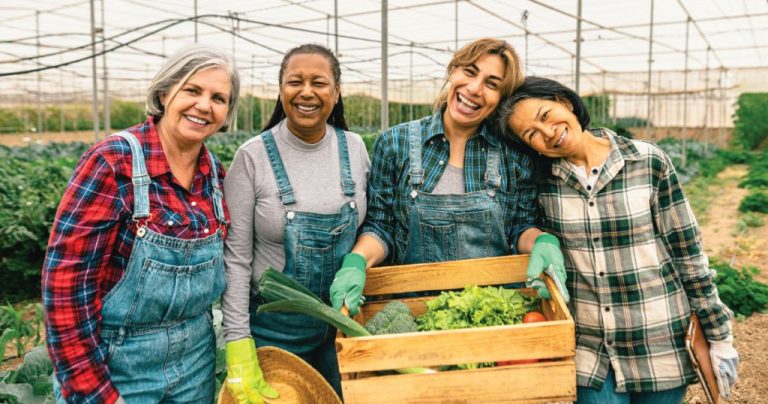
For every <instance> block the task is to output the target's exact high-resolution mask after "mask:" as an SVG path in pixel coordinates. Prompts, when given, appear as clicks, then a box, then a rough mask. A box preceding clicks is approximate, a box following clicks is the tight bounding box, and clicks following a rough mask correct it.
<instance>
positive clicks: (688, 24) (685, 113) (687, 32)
mask: <svg viewBox="0 0 768 404" xmlns="http://www.w3.org/2000/svg"><path fill="white" fill-rule="evenodd" d="M690 33H691V17H688V21H686V23H685V67H684V68H683V167H685V166H686V164H687V159H688V150H687V149H686V147H685V144H686V142H688V42H689V39H690Z"/></svg>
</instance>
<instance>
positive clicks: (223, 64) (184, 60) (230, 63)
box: [146, 44, 240, 132]
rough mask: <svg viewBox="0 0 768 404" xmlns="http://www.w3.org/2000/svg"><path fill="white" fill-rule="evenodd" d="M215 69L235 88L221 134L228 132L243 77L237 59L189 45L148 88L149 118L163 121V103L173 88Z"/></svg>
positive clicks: (234, 115)
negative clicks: (222, 72) (224, 73)
mask: <svg viewBox="0 0 768 404" xmlns="http://www.w3.org/2000/svg"><path fill="white" fill-rule="evenodd" d="M212 67H218V68H221V69H224V70H225V71H226V72H227V75H228V76H229V80H230V83H231V84H232V88H231V94H230V95H229V110H228V111H227V119H226V121H225V123H224V126H222V127H221V129H220V131H221V132H224V131H226V130H227V128H228V127H229V125H230V124H232V122H233V121H234V120H235V119H236V116H237V100H238V98H239V93H240V76H239V75H238V73H237V68H236V67H235V61H234V59H232V58H231V57H230V56H229V54H227V53H225V52H223V51H221V50H219V49H217V48H214V47H213V46H209V45H199V44H194V45H188V46H185V47H183V48H181V49H179V50H178V51H176V53H174V54H173V55H172V56H171V57H170V58H168V60H167V61H166V62H165V64H164V65H163V66H162V67H161V68H160V71H158V72H157V74H156V75H155V77H153V78H152V82H151V83H150V84H149V89H148V91H147V106H146V109H147V114H149V115H153V116H156V117H158V118H159V117H162V116H163V114H165V107H164V106H163V104H162V102H160V100H161V99H162V98H163V96H166V95H169V94H170V92H171V90H172V89H173V87H175V86H177V85H184V84H185V83H186V82H187V80H189V78H190V77H192V76H193V75H195V74H196V73H197V72H199V71H201V70H204V69H208V68H212ZM171 96H173V95H171Z"/></svg>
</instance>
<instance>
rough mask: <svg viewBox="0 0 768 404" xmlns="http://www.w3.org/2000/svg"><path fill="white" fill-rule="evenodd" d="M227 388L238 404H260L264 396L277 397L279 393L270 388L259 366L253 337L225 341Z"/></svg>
mask: <svg viewBox="0 0 768 404" xmlns="http://www.w3.org/2000/svg"><path fill="white" fill-rule="evenodd" d="M224 350H225V353H226V358H227V380H226V381H225V383H226V386H227V390H228V391H229V393H230V394H231V395H232V396H233V397H235V399H236V400H237V403H238V404H261V403H263V402H264V397H266V398H277V397H278V396H279V395H280V393H278V391H277V390H275V389H274V388H272V386H270V385H269V384H268V383H267V381H266V380H264V374H263V373H262V372H261V368H260V367H259V359H258V357H257V356H256V343H255V342H254V341H253V338H243V339H239V340H237V341H231V342H227V343H226V345H225V346H224Z"/></svg>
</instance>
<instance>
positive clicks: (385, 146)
mask: <svg viewBox="0 0 768 404" xmlns="http://www.w3.org/2000/svg"><path fill="white" fill-rule="evenodd" d="M372 155H373V156H374V158H373V161H372V163H371V176H370V178H369V179H368V212H367V213H366V216H365V222H364V223H363V226H362V227H361V228H360V231H359V232H360V234H361V235H362V234H368V235H371V236H373V237H375V238H376V239H378V240H379V242H381V243H383V244H382V247H384V254H385V256H388V255H389V253H390V252H391V251H394V248H395V247H394V241H393V234H394V232H395V211H394V202H395V191H396V190H395V187H396V185H397V179H396V178H395V177H396V172H395V169H396V161H397V159H396V150H395V143H394V142H393V137H392V136H391V132H385V133H384V134H382V135H380V136H379V137H378V138H377V139H376V142H375V143H374V145H373V153H372Z"/></svg>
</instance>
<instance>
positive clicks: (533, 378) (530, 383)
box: [342, 360, 576, 404]
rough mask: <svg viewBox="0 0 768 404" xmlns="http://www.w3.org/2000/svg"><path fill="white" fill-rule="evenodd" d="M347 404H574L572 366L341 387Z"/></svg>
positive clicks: (393, 379) (365, 380) (515, 368)
mask: <svg viewBox="0 0 768 404" xmlns="http://www.w3.org/2000/svg"><path fill="white" fill-rule="evenodd" d="M342 390H343V392H344V401H345V402H346V403H355V404H366V403H384V402H386V403H446V402H450V403H500V402H516V403H522V402H551V401H569V402H570V401H573V400H575V399H576V365H575V364H574V362H573V360H561V361H557V362H542V363H536V364H530V365H515V366H504V367H498V368H486V369H475V370H456V371H448V372H441V373H438V374H436V375H424V374H420V375H392V376H379V377H369V378H362V379H357V380H345V381H344V382H342Z"/></svg>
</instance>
